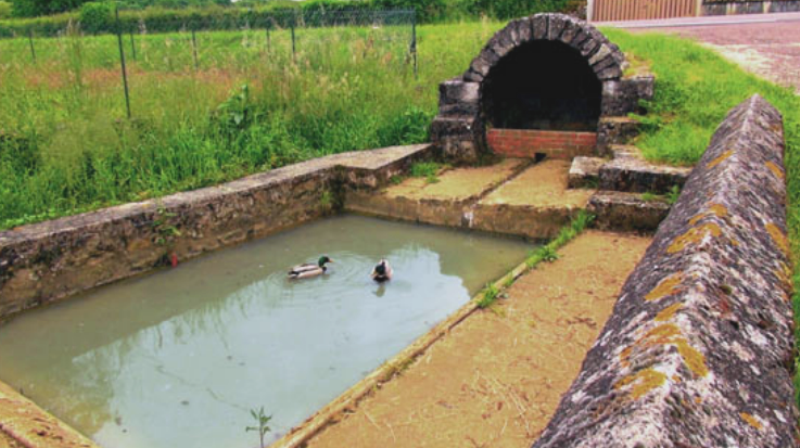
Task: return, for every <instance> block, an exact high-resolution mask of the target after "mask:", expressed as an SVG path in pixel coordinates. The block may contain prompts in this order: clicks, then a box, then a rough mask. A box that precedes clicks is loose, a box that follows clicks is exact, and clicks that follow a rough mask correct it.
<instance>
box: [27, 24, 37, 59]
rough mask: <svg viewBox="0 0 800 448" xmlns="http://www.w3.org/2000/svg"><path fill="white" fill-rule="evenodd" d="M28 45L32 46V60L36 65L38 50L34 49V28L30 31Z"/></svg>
mask: <svg viewBox="0 0 800 448" xmlns="http://www.w3.org/2000/svg"><path fill="white" fill-rule="evenodd" d="M28 43H30V46H31V58H33V63H34V64H35V63H36V49H34V47H33V28H30V29H28Z"/></svg>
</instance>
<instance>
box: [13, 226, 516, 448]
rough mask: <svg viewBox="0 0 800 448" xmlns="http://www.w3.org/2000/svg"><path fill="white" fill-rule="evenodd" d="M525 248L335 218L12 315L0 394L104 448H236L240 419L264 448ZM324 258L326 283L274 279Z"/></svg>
mask: <svg viewBox="0 0 800 448" xmlns="http://www.w3.org/2000/svg"><path fill="white" fill-rule="evenodd" d="M530 248H531V245H529V244H525V243H523V242H522V241H519V240H511V239H502V238H496V237H490V236H487V235H481V234H477V233H465V232H458V231H454V230H448V229H443V228H435V227H427V226H417V225H412V224H403V223H396V222H389V221H382V220H378V219H373V218H365V217H359V216H349V215H345V216H338V217H334V218H330V219H326V220H324V221H318V222H315V223H311V224H307V225H305V226H303V227H300V228H297V229H295V230H291V231H287V232H283V233H281V234H278V235H275V236H272V237H268V238H265V239H262V240H259V241H256V242H253V243H249V244H246V245H243V246H240V247H237V248H233V249H227V250H223V251H220V252H217V253H215V254H213V255H210V256H207V257H203V258H200V259H197V260H194V261H190V262H187V263H184V264H181V265H179V266H178V267H177V268H174V269H168V270H162V271H159V272H157V273H155V274H152V275H149V276H146V277H142V278H136V279H132V280H128V281H123V282H119V283H117V284H114V285H110V286H107V287H102V288H98V289H96V290H94V291H92V292H90V293H87V294H84V295H82V296H79V297H75V298H72V299H70V300H67V301H63V302H59V303H56V304H54V305H51V306H48V307H44V308H42V309H38V310H35V311H32V312H28V313H24V314H22V315H20V316H18V317H17V318H15V319H12V320H11V321H10V322H7V323H5V324H2V325H0V360H2V361H1V362H0V379H1V380H3V381H5V382H7V383H8V384H10V385H12V386H13V387H15V388H17V389H18V390H20V391H22V392H23V394H24V395H26V396H28V397H30V398H31V399H33V400H34V401H35V402H36V403H38V404H39V405H40V406H42V407H43V408H45V409H46V410H48V411H50V412H52V413H53V414H54V415H56V416H57V417H59V418H61V419H62V420H64V421H65V422H67V423H68V424H70V425H72V426H73V427H75V428H76V429H78V430H79V431H81V432H83V433H84V434H85V435H87V436H89V437H91V438H92V439H94V440H95V441H96V442H97V443H99V444H100V445H102V446H103V447H106V448H162V447H163V448H174V447H193V448H219V447H221V446H226V447H234V448H235V447H241V448H250V447H253V446H255V445H257V439H258V436H257V434H256V433H252V432H250V433H246V432H245V427H246V426H252V425H253V424H254V423H255V422H254V421H253V420H252V417H251V416H250V410H251V409H254V408H260V407H262V406H263V407H264V409H265V411H266V413H267V414H271V415H272V416H273V420H272V421H271V422H270V426H271V427H272V429H273V432H271V433H270V434H269V437H270V440H274V439H276V438H277V437H279V436H280V435H281V434H283V433H285V432H286V431H288V430H289V429H290V428H291V427H292V426H294V425H297V424H299V423H300V422H302V421H303V420H304V419H305V418H307V417H309V416H310V415H311V414H312V413H313V412H314V411H316V410H317V409H319V408H320V407H322V406H324V405H325V404H326V403H327V402H329V401H330V400H332V399H333V398H335V397H336V396H338V395H339V394H340V393H342V392H343V391H344V390H346V389H347V388H348V387H350V386H352V385H353V384H355V383H356V382H358V381H359V380H360V379H361V378H363V377H364V376H365V375H366V374H367V373H369V372H370V371H372V370H374V369H375V368H377V367H378V366H380V365H381V363H383V362H384V361H385V360H387V359H388V358H390V357H392V356H393V355H394V354H396V353H398V352H399V351H401V350H402V349H403V348H404V347H405V346H407V345H408V344H410V343H411V342H413V341H414V339H416V338H417V337H419V336H420V335H422V334H424V333H425V332H426V331H427V330H428V329H430V328H431V327H432V326H434V325H435V324H436V323H437V322H439V321H441V320H443V319H444V318H446V317H447V316H448V315H449V314H450V313H452V312H453V311H455V310H456V309H458V308H459V307H460V306H462V305H464V304H465V303H466V302H467V301H468V300H469V299H470V298H471V296H472V295H473V294H475V293H477V292H478V291H479V290H480V289H481V288H482V287H483V286H484V285H485V284H486V283H487V282H490V281H493V280H495V279H497V278H499V277H500V276H502V275H503V274H505V273H506V272H507V271H508V270H509V269H510V268H512V267H514V266H515V265H517V264H518V263H519V262H521V261H522V260H523V259H524V258H525V256H526V254H527V251H528V250H529V249H530ZM323 254H324V255H328V256H330V257H331V258H332V259H333V260H335V262H334V263H333V264H331V265H329V267H330V269H329V271H328V273H326V274H325V275H323V276H321V277H317V278H313V279H306V280H301V281H291V280H288V279H287V278H286V271H287V268H289V267H290V266H292V265H295V264H299V263H302V262H311V261H315V260H317V258H318V257H319V256H320V255H323ZM381 257H385V258H387V259H388V260H389V261H390V263H391V264H392V266H393V268H394V272H395V277H394V279H393V280H392V281H391V282H389V283H387V284H383V285H377V284H375V283H374V282H372V281H371V279H370V277H369V274H370V271H371V269H372V267H373V266H374V265H375V263H376V262H377V261H378V260H379V259H380V258H381Z"/></svg>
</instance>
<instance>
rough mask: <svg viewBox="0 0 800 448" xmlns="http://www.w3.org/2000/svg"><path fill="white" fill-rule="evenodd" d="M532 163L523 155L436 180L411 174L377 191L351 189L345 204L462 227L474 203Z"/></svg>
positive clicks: (364, 211)
mask: <svg viewBox="0 0 800 448" xmlns="http://www.w3.org/2000/svg"><path fill="white" fill-rule="evenodd" d="M529 163H530V162H529V161H526V160H522V159H505V160H503V161H501V162H499V163H497V164H495V165H490V166H484V167H473V168H455V169H451V170H447V171H446V172H444V173H443V174H441V175H440V176H439V181H438V182H436V183H428V182H427V180H426V179H422V178H410V179H406V180H405V181H403V182H402V183H401V184H399V185H394V186H390V187H387V188H386V189H385V190H383V191H382V192H380V193H378V194H375V193H371V192H365V193H361V192H349V193H348V194H347V195H346V199H345V204H344V208H345V210H346V211H349V212H354V213H360V214H366V215H372V216H381V217H386V218H392V219H399V220H404V221H412V222H422V223H426V224H436V225H443V226H449V227H462V226H464V225H466V219H467V218H466V215H465V213H467V212H468V210H469V207H470V205H471V204H473V203H475V202H476V201H478V200H479V199H480V198H481V197H483V195H485V194H486V193H487V192H489V191H491V190H493V189H494V188H496V187H497V186H498V185H500V184H501V183H503V182H505V181H506V180H507V179H508V178H510V177H512V176H514V175H515V174H516V173H518V172H519V171H520V170H522V169H524V168H525V167H526V166H527V165H528V164H529Z"/></svg>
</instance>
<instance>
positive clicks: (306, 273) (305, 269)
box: [289, 255, 333, 280]
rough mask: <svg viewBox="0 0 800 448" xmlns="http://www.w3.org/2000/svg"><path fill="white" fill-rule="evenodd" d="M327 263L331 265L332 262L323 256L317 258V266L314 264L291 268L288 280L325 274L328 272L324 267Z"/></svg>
mask: <svg viewBox="0 0 800 448" xmlns="http://www.w3.org/2000/svg"><path fill="white" fill-rule="evenodd" d="M328 263H333V260H331V259H330V258H328V256H327V255H323V256H321V257H319V261H317V264H314V263H304V264H299V265H297V266H295V267H293V268H292V270H291V271H289V278H290V279H293V280H294V279H301V278H310V277H316V276H318V275H322V274H324V273H325V271H327V270H328V268H327V267H326V266H325V265H326V264H328Z"/></svg>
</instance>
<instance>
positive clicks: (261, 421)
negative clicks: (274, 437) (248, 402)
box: [244, 406, 272, 448]
mask: <svg viewBox="0 0 800 448" xmlns="http://www.w3.org/2000/svg"><path fill="white" fill-rule="evenodd" d="M250 415H252V416H253V419H254V420H255V421H256V423H258V426H248V427H246V428H245V429H244V430H245V432H250V431H258V441H259V443H260V444H259V445H258V446H259V447H260V448H264V436H265V435H267V433H268V432H270V431H272V429H271V428H270V427H269V426H268V424H269V421H270V420H272V416H271V415H266V414H264V407H263V406H262V407H261V409H258V410H256V409H250Z"/></svg>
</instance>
